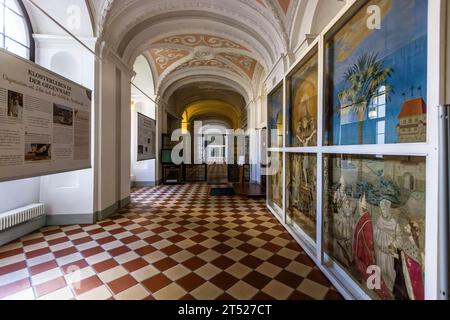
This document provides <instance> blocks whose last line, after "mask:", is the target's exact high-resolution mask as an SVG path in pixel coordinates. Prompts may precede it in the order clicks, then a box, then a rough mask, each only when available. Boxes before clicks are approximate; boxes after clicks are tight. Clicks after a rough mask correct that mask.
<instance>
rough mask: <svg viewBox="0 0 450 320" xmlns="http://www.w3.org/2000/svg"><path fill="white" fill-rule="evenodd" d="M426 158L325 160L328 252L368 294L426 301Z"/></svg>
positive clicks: (339, 156)
mask: <svg viewBox="0 0 450 320" xmlns="http://www.w3.org/2000/svg"><path fill="white" fill-rule="evenodd" d="M425 164H426V161H425V158H424V157H406V156H386V157H368V156H367V157H365V156H344V155H330V156H326V157H325V159H324V248H325V252H326V253H328V254H329V255H330V256H331V257H332V258H333V259H335V260H336V261H337V262H338V263H339V264H340V265H342V266H343V268H344V269H345V270H346V271H347V272H348V273H349V274H350V275H351V276H353V277H354V278H355V279H356V281H358V282H359V283H360V284H361V286H362V288H363V289H364V290H366V291H367V292H368V293H369V294H370V295H373V296H374V297H379V298H382V299H402V300H403V299H416V300H422V299H424V283H425V279H424V274H425V270H424V263H425V177H426V175H425V174H426V172H425V169H426V165H425Z"/></svg>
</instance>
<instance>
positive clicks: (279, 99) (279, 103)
mask: <svg viewBox="0 0 450 320" xmlns="http://www.w3.org/2000/svg"><path fill="white" fill-rule="evenodd" d="M269 121H270V124H269V135H270V147H271V148H282V147H283V130H284V128H283V86H281V87H280V88H279V89H277V90H276V91H275V92H273V93H272V94H271V95H270V96H269Z"/></svg>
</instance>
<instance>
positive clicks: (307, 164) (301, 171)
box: [286, 154, 317, 241]
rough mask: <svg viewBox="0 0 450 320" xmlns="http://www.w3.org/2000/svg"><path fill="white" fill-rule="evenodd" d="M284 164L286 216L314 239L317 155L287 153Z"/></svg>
mask: <svg viewBox="0 0 450 320" xmlns="http://www.w3.org/2000/svg"><path fill="white" fill-rule="evenodd" d="M286 165H287V166H288V168H287V211H288V216H289V218H290V219H291V221H292V222H293V223H295V224H296V225H298V226H299V227H300V228H301V229H302V230H303V231H304V232H305V233H306V234H307V235H308V236H310V237H311V238H312V239H313V240H314V241H315V240H316V223H317V215H316V203H317V202H316V184H317V156H316V155H312V154H289V157H288V161H287V164H286Z"/></svg>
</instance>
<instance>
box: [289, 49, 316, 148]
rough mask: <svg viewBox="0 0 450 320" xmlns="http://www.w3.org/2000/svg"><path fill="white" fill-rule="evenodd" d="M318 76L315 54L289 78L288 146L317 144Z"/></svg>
mask: <svg viewBox="0 0 450 320" xmlns="http://www.w3.org/2000/svg"><path fill="white" fill-rule="evenodd" d="M317 77H318V55H317V54H315V55H314V56H313V57H312V58H311V59H309V60H308V61H307V62H306V63H305V64H304V65H303V66H302V67H301V68H300V69H299V70H298V71H297V72H296V73H295V74H294V75H292V77H291V78H290V80H289V86H290V88H289V90H290V95H289V104H288V105H289V111H288V112H287V114H288V117H289V119H288V122H287V123H289V124H290V128H289V132H288V136H287V140H286V144H287V145H286V146H287V147H309V146H317V82H318V79H317Z"/></svg>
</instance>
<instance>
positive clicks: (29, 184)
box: [0, 178, 40, 212]
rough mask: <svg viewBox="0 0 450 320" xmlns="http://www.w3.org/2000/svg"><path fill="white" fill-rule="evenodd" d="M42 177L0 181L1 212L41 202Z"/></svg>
mask: <svg viewBox="0 0 450 320" xmlns="http://www.w3.org/2000/svg"><path fill="white" fill-rule="evenodd" d="M39 188H40V179H39V178H32V179H25V180H17V181H11V182H2V183H0V212H5V211H9V210H12V209H16V208H19V207H23V206H26V205H29V204H30V203H38V202H39Z"/></svg>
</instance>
